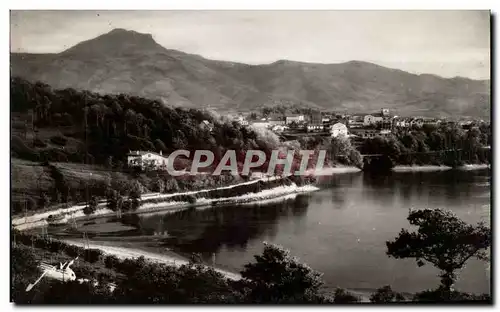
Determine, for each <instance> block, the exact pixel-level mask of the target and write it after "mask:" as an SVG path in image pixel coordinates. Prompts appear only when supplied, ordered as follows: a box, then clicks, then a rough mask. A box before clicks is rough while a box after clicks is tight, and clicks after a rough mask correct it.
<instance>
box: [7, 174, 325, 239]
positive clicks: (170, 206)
mask: <svg viewBox="0 0 500 312" xmlns="http://www.w3.org/2000/svg"><path fill="white" fill-rule="evenodd" d="M262 180H264V179H259V180H254V181H250V183H249V182H244V183H241V184H235V185H232V186H228V187H223V188H224V189H227V188H232V187H236V186H239V185H247V184H251V183H257V182H259V181H262ZM274 180H275V179H273V181H274ZM317 190H319V188H318V187H316V186H313V185H304V186H297V185H296V184H295V183H292V184H291V185H288V186H277V187H274V188H272V189H266V190H263V191H261V192H258V193H247V194H243V195H238V196H233V197H226V198H198V199H197V200H196V203H193V204H191V203H188V202H181V201H174V202H168V201H165V202H160V203H144V204H142V205H141V206H140V207H139V208H138V209H137V210H136V211H131V212H123V213H122V215H125V214H133V213H135V214H143V213H153V212H159V211H165V210H172V211H179V210H184V209H188V208H199V207H205V206H207V207H210V206H211V205H214V204H215V205H230V204H234V205H238V204H250V203H259V202H266V201H269V200H278V199H281V198H284V197H285V198H286V197H287V196H291V195H294V194H299V193H307V192H314V191H317ZM201 192H206V190H200V191H191V192H183V193H175V194H158V193H153V194H151V193H150V194H145V195H147V196H146V198H145V199H144V200H151V199H160V200H164V199H168V198H171V197H174V196H178V195H187V194H196V193H201ZM141 200H143V198H142V196H141ZM84 208H85V205H75V206H73V207H70V208H62V209H58V210H54V211H50V212H44V213H40V214H35V215H33V216H30V217H28V218H18V219H15V220H12V225H13V227H14V228H15V229H17V230H20V231H22V230H28V229H33V228H37V227H41V226H46V225H48V223H47V221H46V220H45V219H46V218H47V217H48V216H49V215H51V214H60V215H64V216H65V218H67V219H71V220H79V219H82V218H85V217H87V218H88V219H89V220H92V219H96V218H102V217H107V216H114V215H116V212H113V211H111V210H109V209H107V208H106V206H105V204H99V206H98V209H97V211H95V213H94V214H92V215H90V216H85V214H84V213H83V209H84ZM23 221H24V222H23ZM68 222H69V221H68Z"/></svg>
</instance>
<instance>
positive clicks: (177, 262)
mask: <svg viewBox="0 0 500 312" xmlns="http://www.w3.org/2000/svg"><path fill="white" fill-rule="evenodd" d="M63 241H65V242H66V243H68V244H72V245H76V246H80V247H85V246H86V245H87V244H84V243H83V242H81V241H75V240H63ZM87 246H88V247H89V248H95V249H100V250H102V251H103V252H104V253H105V254H108V255H115V256H116V257H118V258H120V259H126V258H138V257H141V256H143V257H144V258H146V259H148V260H150V261H152V262H157V263H164V264H168V265H172V266H175V267H180V266H181V265H185V264H188V263H189V261H187V260H184V259H180V257H179V258H177V257H174V256H168V255H163V254H156V253H152V252H147V251H144V250H139V249H132V248H126V247H116V246H107V245H102V244H96V243H93V242H89V243H88V245H87ZM214 270H215V271H217V272H219V273H221V274H222V275H224V276H225V277H226V278H228V279H231V280H239V279H241V275H240V274H238V273H233V272H229V271H225V270H221V269H218V268H214Z"/></svg>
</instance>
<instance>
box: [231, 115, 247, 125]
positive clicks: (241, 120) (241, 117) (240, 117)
mask: <svg viewBox="0 0 500 312" xmlns="http://www.w3.org/2000/svg"><path fill="white" fill-rule="evenodd" d="M234 120H235V121H236V122H238V123H239V124H240V125H242V126H248V120H246V119H245V117H243V116H238V117H236V118H235V119H234Z"/></svg>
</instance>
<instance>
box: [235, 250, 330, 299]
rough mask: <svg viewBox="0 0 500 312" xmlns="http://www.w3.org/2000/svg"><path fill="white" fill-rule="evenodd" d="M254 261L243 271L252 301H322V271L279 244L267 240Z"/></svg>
mask: <svg viewBox="0 0 500 312" xmlns="http://www.w3.org/2000/svg"><path fill="white" fill-rule="evenodd" d="M255 260H256V262H255V263H249V264H246V265H245V267H244V270H243V271H242V272H241V275H242V277H243V278H244V283H245V285H246V287H248V289H249V293H248V296H249V300H250V301H251V302H258V303H287V302H288V303H313V302H323V301H325V298H323V297H322V296H321V295H320V294H319V292H318V291H319V289H320V287H321V285H322V284H323V282H322V280H321V274H320V273H318V272H316V271H314V270H312V269H311V268H309V266H307V265H305V264H302V263H300V262H299V261H298V259H296V258H294V257H292V256H291V255H290V253H289V251H287V250H285V249H283V248H282V247H280V246H277V245H272V244H267V243H265V246H264V251H263V253H262V255H256V256H255Z"/></svg>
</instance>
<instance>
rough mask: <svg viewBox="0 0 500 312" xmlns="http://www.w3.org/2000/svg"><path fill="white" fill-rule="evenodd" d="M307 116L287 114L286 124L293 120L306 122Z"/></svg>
mask: <svg viewBox="0 0 500 312" xmlns="http://www.w3.org/2000/svg"><path fill="white" fill-rule="evenodd" d="M304 121H305V117H304V115H292V116H286V124H287V125H288V124H291V123H292V122H296V123H299V122H304Z"/></svg>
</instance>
